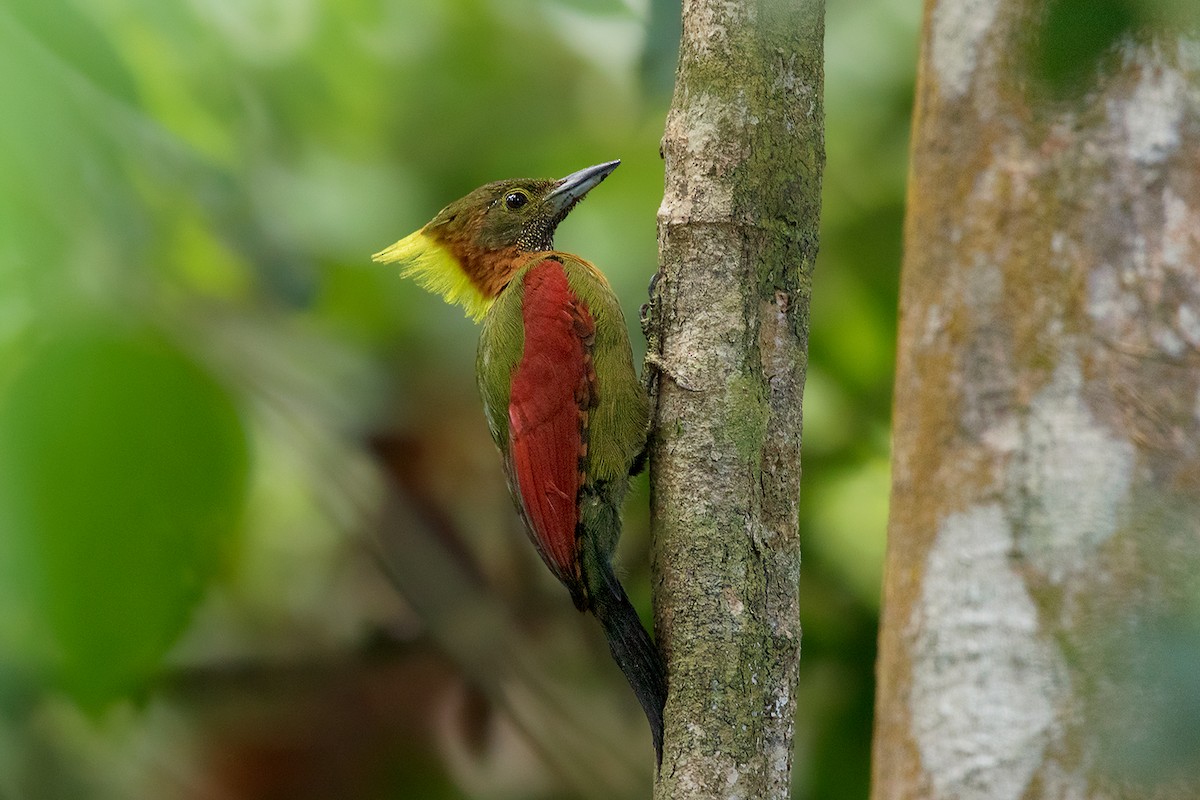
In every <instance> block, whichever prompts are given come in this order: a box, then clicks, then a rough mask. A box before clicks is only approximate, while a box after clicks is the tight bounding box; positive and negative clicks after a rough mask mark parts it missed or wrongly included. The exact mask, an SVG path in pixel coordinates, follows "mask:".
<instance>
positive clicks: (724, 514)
mask: <svg viewBox="0 0 1200 800" xmlns="http://www.w3.org/2000/svg"><path fill="white" fill-rule="evenodd" d="M822 36H823V7H822V4H821V2H820V0H800V2H779V1H778V0H763V1H761V2H759V1H757V0H739V1H738V2H715V1H714V0H686V2H684V4H683V39H682V43H681V48H680V63H679V69H678V73H677V80H676V89H675V97H674V100H673V103H672V107H671V111H670V114H669V116H668V119H667V125H666V130H665V133H664V137H663V145H662V151H663V156H664V159H665V161H666V192H665V196H664V199H663V204H662V207H661V209H660V210H659V246H660V262H661V266H660V280H659V281H658V283H657V286H656V290H655V298H654V303H653V308H654V316H653V319H652V320H651V328H652V331H651V359H652V360H654V361H656V362H657V363H658V364H659V365H661V368H662V369H661V372H660V378H659V382H658V405H657V420H656V422H657V424H656V434H655V436H654V439H653V441H652V446H651V465H652V487H651V492H652V500H651V513H652V516H653V519H652V524H653V527H654V536H655V546H654V553H655V555H654V572H655V578H656V586H655V606H656V630H657V634H658V637H659V641H660V643H661V645H662V647H663V650H664V653H665V655H666V657H667V663H668V671H669V675H670V686H671V688H670V697H669V699H668V703H667V714H666V746H665V753H664V759H663V765H662V769H661V771H660V773H659V779H658V781H657V783H656V786H655V796H656V797H659V798H673V799H674V798H701V797H705V798H707V797H714V798H715V797H730V798H732V797H742V798H785V797H787V796H788V795H789V788H790V767H791V753H792V731H793V723H792V720H793V715H794V713H795V708H794V706H793V698H794V696H795V685H796V676H797V665H798V661H799V646H800V624H799V610H798V597H797V594H798V580H799V558H800V554H799V534H798V531H797V510H798V503H799V480H800V422H801V394H802V391H803V385H804V369H805V364H806V348H807V332H808V299H809V290H810V281H811V273H812V265H813V261H814V259H815V257H816V247H817V224H818V217H819V209H820V189H821V170H822V167H823V164H824V144H823V133H822V125H823V111H822V86H823V77H822V60H823V59H822V50H821V47H822Z"/></svg>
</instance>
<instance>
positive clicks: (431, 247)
mask: <svg viewBox="0 0 1200 800" xmlns="http://www.w3.org/2000/svg"><path fill="white" fill-rule="evenodd" d="M620 163H621V162H620V161H609V162H607V163H605V164H597V165H596V166H594V167H588V168H587V169H581V170H579V171H578V172H572V173H571V174H570V175H568V176H567V177H565V178H562V179H560V180H557V181H552V180H510V181H496V182H495V183H489V184H485V185H484V186H480V187H479V188H478V189H476V190H475V191H473V192H471V193H470V194H468V195H467V196H466V197H463V198H462V199H460V200H455V201H454V202H453V203H451V204H450V205H448V206H446V207H445V208H443V209H442V210H441V211H439V212H438V215H437V216H436V217H434V218H433V219H432V220H430V221H429V222H428V223H427V224H426V225H425V226H424V227H423V228H421V229H420V230H418V231H416V232H414V233H411V234H409V235H408V236H406V237H404V238H403V239H401V240H400V241H398V242H396V243H395V244H394V245H392V246H391V247H389V248H387V249H385V250H381V251H380V252H378V253H376V254H375V255H374V256H372V258H373V259H374V260H375V261H378V262H380V263H390V262H393V261H402V262H405V266H404V268H403V270H402V272H401V274H402V275H404V276H405V277H410V276H411V277H413V278H415V279H416V280H417V282H418V283H420V284H421V285H422V286H423V287H425V288H426V289H428V290H429V291H431V292H435V293H436V294H440V295H441V296H442V297H443V298H444V299H445V300H446V302H448V303H458V304H459V305H461V306H463V308H465V309H466V311H467V314H468V315H469V316H471V317H472V318H474V319H476V320H478V319H479V318H481V317H482V316H483V315H484V313H485V312H486V311H487V309H488V307H489V306H490V305H491V304H492V301H493V300H495V299H496V296H497V295H499V294H500V291H501V290H502V289H503V288H504V287H505V286H506V285H507V284H508V282H509V281H510V280H511V279H512V276H513V274H514V273H515V272H516V271H517V269H518V268H519V267H520V265H521V264H522V263H524V260H525V259H524V255H525V254H527V253H536V252H541V251H545V250H551V249H552V248H553V246H554V230H555V228H557V227H558V223H560V222H562V221H563V219H565V218H566V216H567V214H569V213H570V211H571V209H572V208H574V207H575V204H576V203H578V202H579V201H580V200H582V199H583V196H584V195H585V194H587V193H588V191H589V190H590V189H592V187H594V186H596V185H597V184H598V183H600V181H602V180H604V179H605V178H607V177H608V175H609V173H611V172H612V171H613V170H614V169H616V168H617V165H618V164H620Z"/></svg>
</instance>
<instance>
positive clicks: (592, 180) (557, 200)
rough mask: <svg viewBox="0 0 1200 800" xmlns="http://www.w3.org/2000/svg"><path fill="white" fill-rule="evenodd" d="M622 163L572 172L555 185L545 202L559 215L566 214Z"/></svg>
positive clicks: (619, 161) (599, 165)
mask: <svg viewBox="0 0 1200 800" xmlns="http://www.w3.org/2000/svg"><path fill="white" fill-rule="evenodd" d="M620 163H621V160H620V159H617V160H616V161H608V162H605V163H603V164H597V165H596V166H594V167H586V168H585V169H581V170H579V171H578V172H572V173H571V174H570V175H568V176H567V177H565V178H562V179H561V180H559V181H558V182H557V183H556V184H554V188H553V189H551V190H550V194H548V195H546V197H545V199H544V200H543V202H545V203H547V204H549V206H550V208H551V210H552V211H553V212H554V213H555V214H556V215H557V214H566V213H567V212H568V211H570V210H571V207H572V206H574V205H575V204H576V203H578V202H579V201H580V200H581V199H583V196H584V195H585V194H587V193H588V192H589V191H591V190H592V188H593V187H595V186H596V185H597V184H599V183H600V181H602V180H604V179H605V178H607V177H608V175H609V173H611V172H612V171H613V170H614V169H616V168H617V167H618V166H619V165H620Z"/></svg>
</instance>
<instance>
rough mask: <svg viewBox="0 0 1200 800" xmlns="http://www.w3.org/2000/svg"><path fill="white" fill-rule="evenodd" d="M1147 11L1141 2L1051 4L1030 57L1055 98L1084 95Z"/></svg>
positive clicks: (1061, 0) (1062, 0)
mask: <svg viewBox="0 0 1200 800" xmlns="http://www.w3.org/2000/svg"><path fill="white" fill-rule="evenodd" d="M1143 11H1144V3H1142V2H1141V0H1051V2H1050V4H1049V7H1048V9H1047V11H1046V18H1045V22H1044V23H1043V24H1042V28H1041V31H1040V35H1039V36H1038V37H1037V39H1036V44H1035V45H1034V49H1033V53H1032V56H1031V61H1032V66H1033V70H1034V75H1035V77H1036V78H1038V80H1039V81H1040V83H1041V84H1042V85H1043V86H1044V87H1045V88H1046V89H1047V90H1048V91H1049V93H1050V94H1051V96H1053V97H1056V98H1059V99H1065V98H1069V97H1073V96H1078V95H1080V94H1082V93H1083V92H1084V91H1086V90H1087V88H1088V85H1089V83H1090V82H1091V79H1092V78H1093V76H1094V75H1095V74H1096V72H1097V69H1098V68H1099V66H1100V64H1101V61H1102V60H1103V59H1104V57H1105V56H1106V54H1108V53H1110V52H1111V51H1112V50H1113V47H1114V46H1115V45H1116V43H1117V41H1118V40H1119V39H1120V38H1121V37H1122V36H1124V35H1125V34H1126V33H1127V32H1128V31H1131V30H1133V29H1135V28H1136V27H1138V26H1139V25H1140V24H1141V23H1142V21H1143V20H1142V16H1143Z"/></svg>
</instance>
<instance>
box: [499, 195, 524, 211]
mask: <svg viewBox="0 0 1200 800" xmlns="http://www.w3.org/2000/svg"><path fill="white" fill-rule="evenodd" d="M528 202H529V195H527V194H525V193H524V192H509V193H508V194H507V195H505V197H504V205H506V206H507V207H508V208H510V209H512V210H514V211H515V210H517V209H518V208H520V207H521V206H523V205H525V204H526V203H528Z"/></svg>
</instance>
